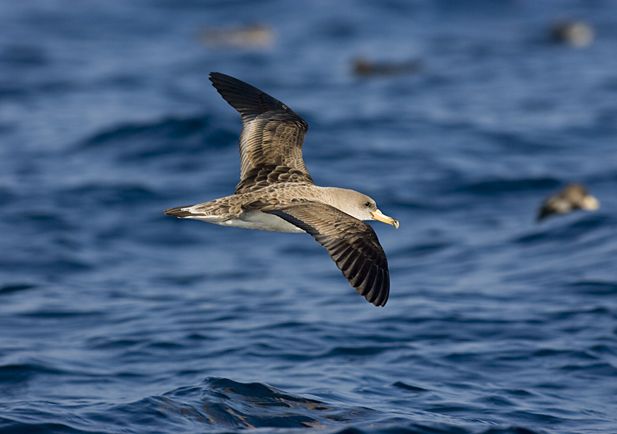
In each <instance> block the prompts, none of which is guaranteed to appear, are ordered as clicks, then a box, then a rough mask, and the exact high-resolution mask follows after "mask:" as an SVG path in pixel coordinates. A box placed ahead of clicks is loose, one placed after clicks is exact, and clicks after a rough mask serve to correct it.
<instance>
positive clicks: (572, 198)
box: [538, 184, 600, 221]
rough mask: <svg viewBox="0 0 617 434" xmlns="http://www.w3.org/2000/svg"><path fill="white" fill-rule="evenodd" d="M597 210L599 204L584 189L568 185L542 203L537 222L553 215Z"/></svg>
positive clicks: (576, 185)
mask: <svg viewBox="0 0 617 434" xmlns="http://www.w3.org/2000/svg"><path fill="white" fill-rule="evenodd" d="M598 208H600V202H599V201H598V199H597V198H595V197H594V196H592V195H590V194H589V193H588V192H587V189H586V188H585V187H583V186H582V185H581V184H569V185H567V186H566V187H565V188H563V190H561V191H560V192H558V193H557V194H554V195H553V196H550V197H548V198H547V199H545V200H544V202H542V206H541V207H540V210H539V211H538V221H541V220H544V219H545V218H547V217H550V216H552V215H555V214H568V213H570V212H572V211H576V210H578V209H584V210H587V211H594V210H597V209H598Z"/></svg>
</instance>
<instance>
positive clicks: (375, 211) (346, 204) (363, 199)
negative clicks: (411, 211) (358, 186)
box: [333, 189, 399, 229]
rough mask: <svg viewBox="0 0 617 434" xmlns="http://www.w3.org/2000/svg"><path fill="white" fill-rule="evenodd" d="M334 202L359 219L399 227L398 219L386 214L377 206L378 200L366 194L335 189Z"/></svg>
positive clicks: (337, 206)
mask: <svg viewBox="0 0 617 434" xmlns="http://www.w3.org/2000/svg"><path fill="white" fill-rule="evenodd" d="M333 190H335V191H334V192H333V193H334V203H333V205H334V206H335V207H336V208H338V209H340V210H341V211H343V212H345V213H347V214H349V215H350V216H352V217H355V218H357V219H358V220H363V221H366V220H377V221H380V222H382V223H386V224H389V225H392V226H394V227H395V228H396V229H398V227H399V222H398V220H396V219H394V218H392V217H390V216H387V215H385V214H384V213H382V212H381V211H380V210H379V208H377V202H375V199H373V198H372V197H370V196H367V195H366V194H362V193H358V192H357V191H353V190H346V189H333Z"/></svg>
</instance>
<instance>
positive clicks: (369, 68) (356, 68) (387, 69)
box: [352, 57, 422, 76]
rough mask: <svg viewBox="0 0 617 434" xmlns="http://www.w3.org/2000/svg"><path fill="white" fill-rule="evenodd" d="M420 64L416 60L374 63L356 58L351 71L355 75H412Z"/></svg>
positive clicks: (362, 58)
mask: <svg viewBox="0 0 617 434" xmlns="http://www.w3.org/2000/svg"><path fill="white" fill-rule="evenodd" d="M421 66H422V64H421V62H420V61H419V60H417V59H412V60H407V61H404V62H374V61H371V60H368V59H365V58H364V57H357V58H355V59H354V60H353V62H352V71H353V73H354V74H355V75H361V76H371V75H376V76H378V75H400V74H413V73H416V72H418V71H419V70H420V69H421Z"/></svg>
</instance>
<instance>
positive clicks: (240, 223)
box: [211, 211, 304, 233]
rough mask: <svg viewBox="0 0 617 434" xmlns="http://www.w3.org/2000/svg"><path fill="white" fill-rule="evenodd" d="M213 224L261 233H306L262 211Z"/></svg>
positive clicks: (247, 213) (250, 212) (246, 213)
mask: <svg viewBox="0 0 617 434" xmlns="http://www.w3.org/2000/svg"><path fill="white" fill-rule="evenodd" d="M211 223H216V224H219V225H222V226H233V227H236V228H244V229H257V230H261V231H272V232H295V233H302V232H304V231H303V230H302V229H300V228H299V227H297V226H295V225H292V224H291V223H289V222H287V221H286V220H283V219H282V218H280V217H277V216H275V215H272V214H267V213H264V212H261V211H249V212H245V213H244V214H242V215H241V216H240V218H239V219H232V220H225V221H221V222H211Z"/></svg>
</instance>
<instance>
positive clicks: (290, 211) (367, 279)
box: [262, 202, 390, 306]
mask: <svg viewBox="0 0 617 434" xmlns="http://www.w3.org/2000/svg"><path fill="white" fill-rule="evenodd" d="M262 211H264V212H268V213H270V214H274V215H276V216H278V217H280V218H282V219H284V220H286V221H288V222H289V223H291V224H293V225H295V226H297V227H299V228H300V229H303V230H304V231H306V232H308V233H309V234H311V235H312V236H313V237H314V238H315V240H317V242H319V243H320V244H321V245H322V246H324V247H325V248H326V250H327V251H328V253H329V254H330V256H331V257H332V259H333V260H334V262H335V263H336V266H337V267H338V268H339V269H340V270H341V271H342V272H343V275H344V276H345V277H346V278H347V280H348V281H349V283H350V284H351V286H352V287H354V288H355V289H356V291H358V292H359V293H360V294H362V295H363V296H364V298H366V299H367V300H368V301H369V302H370V303H373V304H374V305H375V306H384V305H385V304H386V302H387V301H388V296H389V293H390V273H389V271H388V260H387V259H386V254H385V253H384V251H383V248H382V247H381V245H380V244H379V240H378V239H377V235H376V234H375V231H374V230H373V228H371V227H370V226H369V225H367V224H366V223H364V222H362V221H360V220H358V219H356V218H354V217H352V216H350V215H348V214H346V213H344V212H342V211H340V210H338V209H336V208H334V207H332V206H330V205H326V204H324V203H320V202H303V203H299V204H293V205H289V206H285V207H278V208H277V209H269V210H268V209H267V208H264V209H263V210H262Z"/></svg>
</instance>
